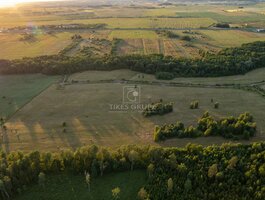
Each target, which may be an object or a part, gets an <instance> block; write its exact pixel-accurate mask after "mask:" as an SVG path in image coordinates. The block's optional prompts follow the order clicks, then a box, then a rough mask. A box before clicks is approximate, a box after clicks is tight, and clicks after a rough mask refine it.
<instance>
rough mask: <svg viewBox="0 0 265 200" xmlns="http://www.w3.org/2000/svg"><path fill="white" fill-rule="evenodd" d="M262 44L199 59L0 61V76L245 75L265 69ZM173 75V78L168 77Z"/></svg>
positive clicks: (129, 57) (112, 57) (46, 58)
mask: <svg viewBox="0 0 265 200" xmlns="http://www.w3.org/2000/svg"><path fill="white" fill-rule="evenodd" d="M263 63H265V42H254V43H249V44H244V45H242V46H241V47H237V48H228V49H224V50H222V51H220V52H219V53H217V54H210V53H205V54H204V55H203V57H202V58H197V59H186V58H182V59H181V58H180V59H178V58H173V57H168V56H163V55H127V56H116V55H109V56H104V57H100V58H99V57H91V56H76V57H67V56H65V55H62V54H60V55H54V56H41V57H35V58H23V59H18V60H12V61H10V60H0V74H23V73H43V74H70V73H74V72H80V71H84V70H114V69H130V70H133V71H139V72H143V73H148V74H157V77H158V78H163V77H165V78H167V79H168V78H174V77H179V76H182V77H187V76H189V77H191V76H193V77H201V76H204V77H207V76H212V77H213V76H227V75H235V74H244V73H246V72H248V71H250V70H253V69H255V68H259V67H264V64H263ZM170 74H172V75H170Z"/></svg>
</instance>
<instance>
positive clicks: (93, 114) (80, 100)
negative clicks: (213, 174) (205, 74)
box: [3, 74, 265, 151]
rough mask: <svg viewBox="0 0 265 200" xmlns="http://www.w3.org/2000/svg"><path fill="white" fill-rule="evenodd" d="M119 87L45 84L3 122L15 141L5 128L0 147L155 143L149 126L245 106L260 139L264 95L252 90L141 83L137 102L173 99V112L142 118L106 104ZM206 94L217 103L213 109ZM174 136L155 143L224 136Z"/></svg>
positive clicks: (118, 100) (117, 98) (116, 100)
mask: <svg viewBox="0 0 265 200" xmlns="http://www.w3.org/2000/svg"><path fill="white" fill-rule="evenodd" d="M82 76H84V74H83V75H82ZM126 76H127V75H126ZM129 76H131V75H129ZM135 76H137V75H135ZM76 79H77V77H75V80H76ZM101 79H102V78H101ZM124 86H126V85H125V84H118V83H106V84H105V83H102V84H84V83H80V84H72V85H68V86H66V87H65V89H64V90H58V89H57V87H56V85H53V86H51V87H50V88H48V89H47V90H45V91H44V92H43V93H41V94H40V95H39V96H37V97H36V98H34V99H33V100H32V101H31V102H30V103H29V104H27V105H26V106H24V107H23V108H22V109H21V110H19V111H18V112H17V113H16V114H15V115H14V116H13V117H12V118H11V119H10V120H9V121H8V123H7V126H8V129H9V130H11V129H17V130H18V132H19V134H20V140H19V141H18V139H17V137H16V136H15V135H13V134H11V133H8V134H7V136H6V138H7V141H8V142H5V143H4V144H3V148H4V149H6V150H7V151H10V150H15V149H21V150H30V149H40V150H43V149H44V150H52V151H55V150H58V149H62V148H75V147H79V146H83V145H88V144H97V145H104V146H118V145H122V144H136V143H137V144H155V143H154V142H153V128H154V126H155V125H156V124H159V125H161V124H164V123H174V122H175V121H177V120H181V121H183V122H184V123H185V124H186V125H190V124H195V123H196V120H197V118H199V117H200V116H201V115H202V114H203V113H204V112H205V111H207V110H208V111H209V112H210V113H211V114H212V115H214V116H216V117H225V116H229V115H238V114H240V113H242V112H245V111H249V112H250V113H252V114H253V115H254V117H255V121H256V122H257V124H258V131H259V133H258V135H257V136H256V137H254V138H253V139H252V140H251V141H261V140H264V139H265V138H264V133H263V131H264V130H265V123H264V112H263V108H264V107H265V100H264V98H262V97H261V96H259V95H258V94H255V93H251V92H246V91H243V90H236V89H217V88H190V87H166V86H163V84H161V86H151V85H141V86H140V87H141V103H142V104H148V103H150V102H156V101H159V99H161V98H163V100H164V101H165V102H174V112H173V113H170V114H167V115H165V116H163V117H161V116H155V117H150V118H145V117H143V116H142V114H141V112H137V111H135V110H130V109H129V110H125V111H124V110H123V111H120V110H115V109H114V110H113V109H112V107H111V105H114V104H115V105H121V104H122V99H123V87H124ZM211 98H213V99H214V101H218V102H219V103H220V108H219V109H214V108H213V104H212V103H211ZM194 100H198V101H199V102H200V103H199V107H200V108H199V109H198V110H190V109H189V104H190V102H191V101H194ZM253 103H255V106H253ZM40 105H41V106H40ZM32 116H34V117H32ZM63 122H65V123H66V124H67V125H66V127H63V126H62V124H63ZM64 129H65V130H64ZM174 141H175V142H173V143H172V141H169V142H166V143H162V144H161V145H173V146H184V145H186V144H187V143H188V142H195V143H200V144H204V145H209V144H221V143H223V142H228V141H229V140H225V139H222V138H219V137H218V138H216V137H214V138H212V137H209V138H197V139H183V140H182V139H177V140H174Z"/></svg>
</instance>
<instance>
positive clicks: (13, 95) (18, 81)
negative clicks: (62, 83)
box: [0, 74, 58, 117]
mask: <svg viewBox="0 0 265 200" xmlns="http://www.w3.org/2000/svg"><path fill="white" fill-rule="evenodd" d="M57 79H58V77H56V76H44V75H40V74H37V75H10V76H9V75H8V76H0V91H1V92H0V116H1V117H7V116H10V115H12V114H13V113H14V112H15V111H17V110H18V109H19V108H20V107H21V106H23V105H24V104H25V103H27V102H28V101H30V100H31V99H32V98H34V97H35V96H36V95H38V94H39V93H40V92H41V91H42V90H43V89H45V88H47V87H48V86H49V85H50V84H51V83H53V82H55V81H56V80H57Z"/></svg>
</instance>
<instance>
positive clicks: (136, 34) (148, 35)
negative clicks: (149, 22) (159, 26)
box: [109, 30, 158, 39]
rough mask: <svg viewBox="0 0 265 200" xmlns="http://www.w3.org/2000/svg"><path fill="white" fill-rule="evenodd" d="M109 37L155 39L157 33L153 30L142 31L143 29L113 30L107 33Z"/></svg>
mask: <svg viewBox="0 0 265 200" xmlns="http://www.w3.org/2000/svg"><path fill="white" fill-rule="evenodd" d="M109 38H110V39H113V38H121V39H141V38H142V39H156V38H158V35H157V34H156V33H155V32H154V31H143V30H130V31H127V30H114V31H112V32H111V33H110V35H109Z"/></svg>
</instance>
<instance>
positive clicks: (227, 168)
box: [0, 143, 265, 200]
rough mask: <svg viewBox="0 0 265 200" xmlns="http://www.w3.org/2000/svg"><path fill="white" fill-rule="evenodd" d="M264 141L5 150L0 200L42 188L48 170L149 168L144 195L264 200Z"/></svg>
mask: <svg viewBox="0 0 265 200" xmlns="http://www.w3.org/2000/svg"><path fill="white" fill-rule="evenodd" d="M264 163H265V144H264V143H254V144H250V145H232V144H230V145H223V146H208V147H205V148H203V147H202V146H199V145H192V144H190V145H188V146H186V147H185V148H180V149H179V148H162V147H150V146H142V147H139V146H135V145H131V146H121V147H119V148H117V149H107V148H99V147H97V146H88V147H82V148H80V149H77V150H76V151H70V150H64V151H61V152H58V153H49V152H46V153H44V152H43V153H40V152H37V151H34V152H30V153H22V152H12V153H10V154H5V153H3V152H1V154H0V190H1V194H2V196H1V197H0V199H6V198H8V197H12V196H14V195H15V194H16V193H18V192H23V188H25V187H26V186H27V185H30V184H32V183H39V184H40V186H43V184H44V182H45V174H46V175H52V174H56V173H59V172H62V171H65V172H68V173H74V174H84V172H85V173H86V175H87V174H89V177H86V181H87V184H93V181H92V182H91V180H90V179H93V178H95V177H96V176H99V175H100V176H102V175H104V174H105V173H109V172H118V171H124V170H134V169H135V168H138V169H147V177H148V180H147V184H146V185H145V186H144V187H143V188H141V190H140V191H139V193H138V196H139V197H140V198H141V199H146V198H149V199H152V200H160V199H210V200H211V199H264V198H265V187H264V184H263V183H264V182H265V164H264Z"/></svg>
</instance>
